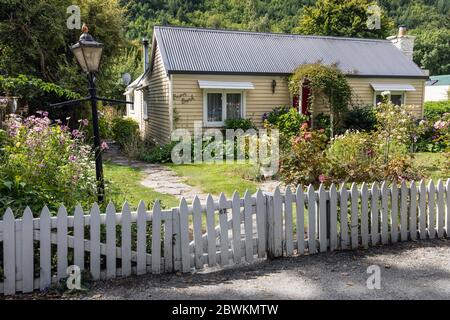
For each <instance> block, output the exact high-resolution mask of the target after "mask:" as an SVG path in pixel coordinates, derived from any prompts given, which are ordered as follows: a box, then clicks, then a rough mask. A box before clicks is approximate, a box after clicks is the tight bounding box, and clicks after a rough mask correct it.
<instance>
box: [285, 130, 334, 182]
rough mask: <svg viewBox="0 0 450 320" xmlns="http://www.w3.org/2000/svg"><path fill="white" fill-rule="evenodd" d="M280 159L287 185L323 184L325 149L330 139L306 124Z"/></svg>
mask: <svg viewBox="0 0 450 320" xmlns="http://www.w3.org/2000/svg"><path fill="white" fill-rule="evenodd" d="M290 142H291V145H290V146H289V147H286V146H285V147H284V148H283V149H284V150H283V152H282V154H281V157H280V176H281V178H282V180H283V181H284V182H285V183H287V184H294V185H297V184H303V185H308V184H314V185H317V184H318V183H320V182H322V181H321V178H322V177H323V174H324V173H325V172H326V163H327V160H326V158H325V153H324V151H325V149H326V147H327V143H328V137H327V135H326V134H325V132H324V130H310V129H309V128H308V124H307V123H304V124H303V125H302V126H301V127H300V130H299V134H298V135H297V136H295V137H292V138H291V139H290Z"/></svg>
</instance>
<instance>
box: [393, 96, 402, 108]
mask: <svg viewBox="0 0 450 320" xmlns="http://www.w3.org/2000/svg"><path fill="white" fill-rule="evenodd" d="M391 102H392V103H393V104H395V105H396V106H401V105H402V95H401V94H393V95H391Z"/></svg>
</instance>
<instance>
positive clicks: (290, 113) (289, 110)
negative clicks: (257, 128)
mask: <svg viewBox="0 0 450 320" xmlns="http://www.w3.org/2000/svg"><path fill="white" fill-rule="evenodd" d="M262 119H263V122H264V123H265V125H266V126H269V127H274V128H277V129H278V130H280V135H281V136H284V137H286V138H287V139H289V138H291V137H294V136H297V135H298V133H299V132H300V127H301V125H302V124H303V123H304V122H307V121H308V117H307V116H306V115H303V114H300V113H299V112H298V111H297V109H295V108H293V107H289V106H279V107H276V108H275V109H273V110H272V111H271V112H269V113H268V114H266V113H265V114H264V115H263V117H262Z"/></svg>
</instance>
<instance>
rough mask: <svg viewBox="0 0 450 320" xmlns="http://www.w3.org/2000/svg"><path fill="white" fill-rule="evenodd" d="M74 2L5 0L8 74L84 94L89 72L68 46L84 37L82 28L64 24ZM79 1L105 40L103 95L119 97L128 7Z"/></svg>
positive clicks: (1, 53) (3, 57)
mask: <svg viewBox="0 0 450 320" xmlns="http://www.w3.org/2000/svg"><path fill="white" fill-rule="evenodd" d="M72 4H73V2H72V1H70V0H35V1H27V0H9V1H6V2H5V1H3V2H2V8H1V10H0V70H1V74H2V75H5V76H8V77H16V76H17V75H19V74H26V75H29V76H30V77H34V78H38V79H42V81H44V82H50V83H57V84H58V85H59V86H61V87H62V88H65V89H68V90H71V91H74V92H78V93H81V94H82V95H83V96H84V95H85V94H86V90H87V85H86V78H85V75H84V74H83V73H82V72H81V70H80V68H79V66H78V65H77V63H76V60H75V58H74V57H73V55H72V53H71V52H70V50H68V47H69V46H70V45H71V44H74V43H75V42H76V41H78V38H79V36H80V30H70V29H68V28H67V26H66V19H67V18H68V17H69V15H68V14H67V13H66V10H67V8H68V7H69V6H70V5H72ZM76 4H77V5H78V6H79V7H80V9H81V17H82V21H83V22H86V23H87V25H88V26H89V32H90V33H91V34H92V36H93V37H94V38H95V39H97V40H98V41H100V42H102V43H103V44H104V51H103V56H102V67H101V70H100V74H99V76H98V83H97V85H98V89H99V94H101V95H105V96H109V97H117V98H119V97H121V95H122V93H123V89H124V86H123V85H122V87H121V88H120V89H119V88H116V87H115V86H112V85H111V84H112V83H113V82H116V81H117V80H118V79H120V74H117V73H115V72H114V68H113V66H114V64H115V61H116V59H117V58H118V57H119V54H120V53H121V52H122V49H123V48H124V46H125V45H126V41H125V38H124V35H123V30H124V29H123V27H124V24H125V23H124V21H125V20H124V14H123V13H124V10H123V9H122V8H121V7H120V6H119V4H118V0H81V1H78V2H77V3H76ZM116 79H117V80H116ZM117 89H119V90H117ZM113 90H115V91H114V92H113ZM24 97H26V95H25V96H24ZM41 105H42V101H41Z"/></svg>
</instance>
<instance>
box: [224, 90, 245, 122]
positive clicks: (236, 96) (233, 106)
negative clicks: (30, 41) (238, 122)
mask: <svg viewBox="0 0 450 320" xmlns="http://www.w3.org/2000/svg"><path fill="white" fill-rule="evenodd" d="M241 107H242V106H241V94H240V93H227V119H239V118H241V114H242V112H241Z"/></svg>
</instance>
